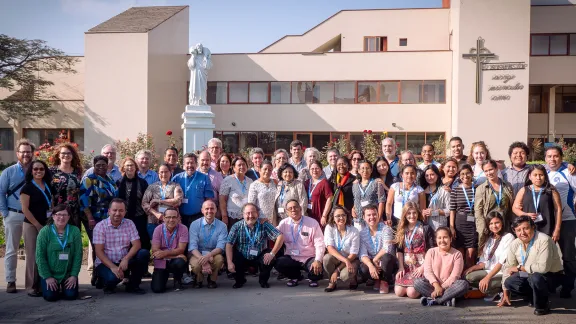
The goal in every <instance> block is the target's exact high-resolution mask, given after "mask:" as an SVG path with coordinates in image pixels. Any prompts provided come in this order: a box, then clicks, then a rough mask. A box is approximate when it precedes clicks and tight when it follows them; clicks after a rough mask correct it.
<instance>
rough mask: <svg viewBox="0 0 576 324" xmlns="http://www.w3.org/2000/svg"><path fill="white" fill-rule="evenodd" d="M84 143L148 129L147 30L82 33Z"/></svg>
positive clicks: (89, 145)
mask: <svg viewBox="0 0 576 324" xmlns="http://www.w3.org/2000/svg"><path fill="white" fill-rule="evenodd" d="M85 55H86V78H85V84H86V91H85V114H86V118H85V122H84V129H85V138H86V140H85V146H86V149H87V150H95V151H100V148H101V147H102V146H103V145H105V144H107V143H112V142H114V141H116V140H118V139H125V138H132V139H133V138H134V137H135V135H136V134H138V133H139V132H146V131H147V121H148V114H147V109H148V95H147V93H148V34H146V33H138V34H132V33H112V34H105V33H102V34H99V33H95V34H90V33H87V34H86V35H85Z"/></svg>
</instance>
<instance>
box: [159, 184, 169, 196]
mask: <svg viewBox="0 0 576 324" xmlns="http://www.w3.org/2000/svg"><path fill="white" fill-rule="evenodd" d="M166 188H168V184H166ZM160 195H161V196H162V200H165V199H166V189H164V188H162V183H160Z"/></svg>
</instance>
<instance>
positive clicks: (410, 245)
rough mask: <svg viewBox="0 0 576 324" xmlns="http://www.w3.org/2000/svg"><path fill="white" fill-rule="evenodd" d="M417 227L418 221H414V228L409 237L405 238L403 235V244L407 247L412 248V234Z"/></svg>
mask: <svg viewBox="0 0 576 324" xmlns="http://www.w3.org/2000/svg"><path fill="white" fill-rule="evenodd" d="M418 227H420V221H418V222H416V226H414V230H413V231H412V235H410V239H408V240H407V239H406V237H404V245H405V246H406V248H407V249H410V248H412V240H413V239H414V234H416V232H417V231H418Z"/></svg>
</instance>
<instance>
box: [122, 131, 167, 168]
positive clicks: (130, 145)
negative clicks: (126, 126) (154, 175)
mask: <svg viewBox="0 0 576 324" xmlns="http://www.w3.org/2000/svg"><path fill="white" fill-rule="evenodd" d="M114 145H115V146H116V149H117V150H118V156H117V161H118V162H119V161H121V160H122V159H124V158H126V157H128V156H130V157H133V158H135V157H136V153H138V151H140V150H149V151H150V152H152V161H150V167H151V168H152V169H156V167H157V165H158V155H157V154H156V147H155V146H154V138H153V137H152V135H150V134H144V133H138V136H136V140H135V141H131V140H130V139H129V138H126V140H124V141H122V140H118V141H116V142H115V143H114Z"/></svg>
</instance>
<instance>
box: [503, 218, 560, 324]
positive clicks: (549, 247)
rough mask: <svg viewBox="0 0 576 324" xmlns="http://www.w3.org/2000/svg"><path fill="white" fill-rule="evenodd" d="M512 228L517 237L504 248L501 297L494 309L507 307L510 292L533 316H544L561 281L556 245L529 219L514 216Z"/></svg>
mask: <svg viewBox="0 0 576 324" xmlns="http://www.w3.org/2000/svg"><path fill="white" fill-rule="evenodd" d="M512 228H513V229H514V232H515V233H516V236H517V238H516V239H515V240H514V241H512V243H511V244H510V249H508V257H507V259H506V271H504V275H503V276H502V282H503V283H504V287H503V289H504V296H503V297H502V300H501V301H500V303H499V304H498V306H503V305H510V292H513V293H515V294H517V295H520V296H523V297H524V300H525V301H527V302H528V303H529V304H532V305H534V306H535V308H536V309H535V310H534V315H545V314H548V313H549V312H550V304H549V301H548V295H549V294H550V290H554V289H556V288H557V286H558V285H559V284H560V283H561V281H562V279H563V275H562V269H563V267H562V262H561V261H560V256H559V255H558V249H557V248H556V244H555V243H554V241H553V240H552V238H550V236H548V235H546V234H544V233H541V232H538V231H536V224H534V221H533V220H532V218H530V217H529V216H520V217H517V218H516V219H515V220H514V222H513V223H512Z"/></svg>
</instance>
